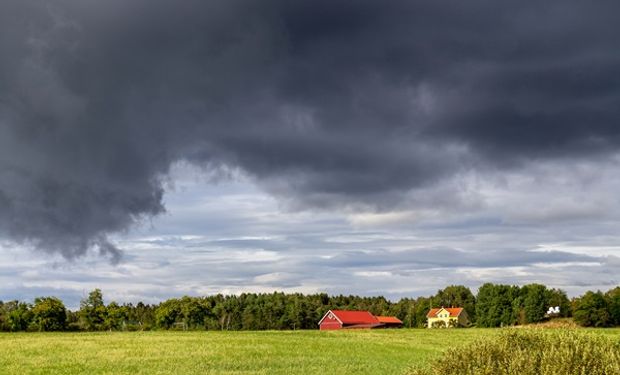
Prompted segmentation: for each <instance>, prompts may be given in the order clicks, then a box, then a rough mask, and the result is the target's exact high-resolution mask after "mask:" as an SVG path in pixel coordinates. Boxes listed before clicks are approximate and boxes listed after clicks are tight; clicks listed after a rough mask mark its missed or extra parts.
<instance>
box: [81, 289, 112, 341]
mask: <svg viewBox="0 0 620 375" xmlns="http://www.w3.org/2000/svg"><path fill="white" fill-rule="evenodd" d="M106 313H107V311H106V307H105V304H104V303H103V294H102V293H101V289H95V290H93V291H92V292H90V293H89V294H88V297H87V298H85V299H83V300H82V301H81V302H80V311H79V316H80V319H81V323H82V326H83V327H84V329H86V330H88V331H101V330H104V329H105V328H106V326H105V321H106Z"/></svg>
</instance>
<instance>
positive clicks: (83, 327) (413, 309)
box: [0, 283, 620, 331]
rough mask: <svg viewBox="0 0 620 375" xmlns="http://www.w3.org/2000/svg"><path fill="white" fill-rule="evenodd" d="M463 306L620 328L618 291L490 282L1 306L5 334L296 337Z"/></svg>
mask: <svg viewBox="0 0 620 375" xmlns="http://www.w3.org/2000/svg"><path fill="white" fill-rule="evenodd" d="M442 306H444V307H457V306H458V307H463V308H464V309H465V310H466V312H467V314H468V316H469V318H470V321H471V324H472V325H473V326H478V327H501V326H511V325H520V324H529V323H538V322H542V321H545V320H547V319H549V318H550V316H549V315H548V314H547V309H548V308H549V307H550V306H554V307H555V306H559V307H560V312H559V313H557V314H553V317H556V316H558V317H571V316H572V317H573V319H574V320H575V322H577V323H578V324H580V325H582V326H586V327H611V326H619V325H620V287H616V288H614V289H611V290H609V291H607V292H606V293H603V292H600V291H597V292H591V291H589V292H587V293H585V294H584V295H582V296H580V297H576V298H573V299H572V300H569V298H568V297H567V295H566V293H565V292H564V291H562V290H559V289H550V288H547V287H546V286H544V285H541V284H528V285H524V286H514V285H502V284H492V283H487V284H484V285H482V286H481V287H480V288H479V289H478V293H477V295H474V294H473V293H472V292H471V290H470V289H469V288H467V287H465V286H462V285H451V286H448V287H446V288H444V289H442V290H439V291H438V292H437V293H436V294H435V295H433V296H428V297H418V298H415V299H413V298H402V299H400V300H399V301H398V302H391V301H389V300H387V299H386V298H384V297H381V296H379V297H360V296H352V295H351V296H344V295H338V296H329V295H327V294H325V293H318V294H309V295H304V294H300V293H294V294H285V293H279V292H274V293H264V294H255V293H243V294H240V295H228V296H225V295H221V294H218V295H214V296H206V297H189V296H185V297H181V298H171V299H168V300H166V301H163V302H161V303H159V304H144V303H142V302H139V303H137V304H132V303H124V304H118V303H116V302H110V303H109V304H107V305H106V304H105V303H104V300H103V294H102V292H101V290H100V289H95V290H93V291H91V292H90V293H89V294H88V296H87V297H86V298H84V299H83V300H82V301H81V302H80V308H79V310H77V311H71V310H69V309H67V308H66V307H65V305H64V304H63V302H62V301H61V300H60V299H58V298H56V297H39V298H35V300H34V301H33V303H27V302H22V301H8V302H2V301H0V330H2V331H135V330H150V329H169V330H267V329H273V330H294V329H316V328H317V323H318V321H319V320H320V319H321V317H322V316H323V315H324V314H325V312H327V310H330V309H332V310H335V309H339V310H368V311H370V312H371V313H373V314H375V315H391V316H396V317H398V318H399V319H401V320H402V321H403V323H404V326H405V327H411V328H414V327H425V326H426V314H427V313H428V311H429V310H430V308H432V307H442Z"/></svg>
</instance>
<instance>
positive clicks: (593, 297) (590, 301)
mask: <svg viewBox="0 0 620 375" xmlns="http://www.w3.org/2000/svg"><path fill="white" fill-rule="evenodd" d="M607 308H608V305H607V300H606V299H605V296H604V295H603V293H601V292H600V291H598V292H590V291H589V292H586V294H584V295H583V296H581V297H580V298H576V299H575V300H574V303H573V318H574V319H575V322H577V323H578V324H580V325H582V326H584V327H608V326H610V325H612V324H613V321H612V319H611V316H610V314H609V311H608V310H607Z"/></svg>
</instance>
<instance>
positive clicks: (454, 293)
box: [432, 285, 476, 323]
mask: <svg viewBox="0 0 620 375" xmlns="http://www.w3.org/2000/svg"><path fill="white" fill-rule="evenodd" d="M432 301H433V307H441V306H443V307H462V308H464V309H465V311H466V312H467V316H468V317H469V320H470V321H471V322H472V323H475V321H476V297H475V296H474V294H473V293H472V292H471V290H470V289H469V288H468V287H466V286H464V285H450V286H448V287H446V288H444V289H442V290H439V291H438V292H437V294H436V295H435V296H434V297H433V298H432Z"/></svg>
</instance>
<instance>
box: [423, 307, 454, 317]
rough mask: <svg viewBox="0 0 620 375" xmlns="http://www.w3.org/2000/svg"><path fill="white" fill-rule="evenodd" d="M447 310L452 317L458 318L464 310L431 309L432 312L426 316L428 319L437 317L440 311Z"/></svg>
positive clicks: (450, 308) (452, 308)
mask: <svg viewBox="0 0 620 375" xmlns="http://www.w3.org/2000/svg"><path fill="white" fill-rule="evenodd" d="M442 310H445V311H447V312H448V313H449V314H450V317H451V318H452V317H457V316H459V315H461V313H462V312H463V308H462V307H440V308H438V309H431V311H429V312H428V314H426V317H427V318H433V317H435V316H437V313H439V312H440V311H442Z"/></svg>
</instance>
